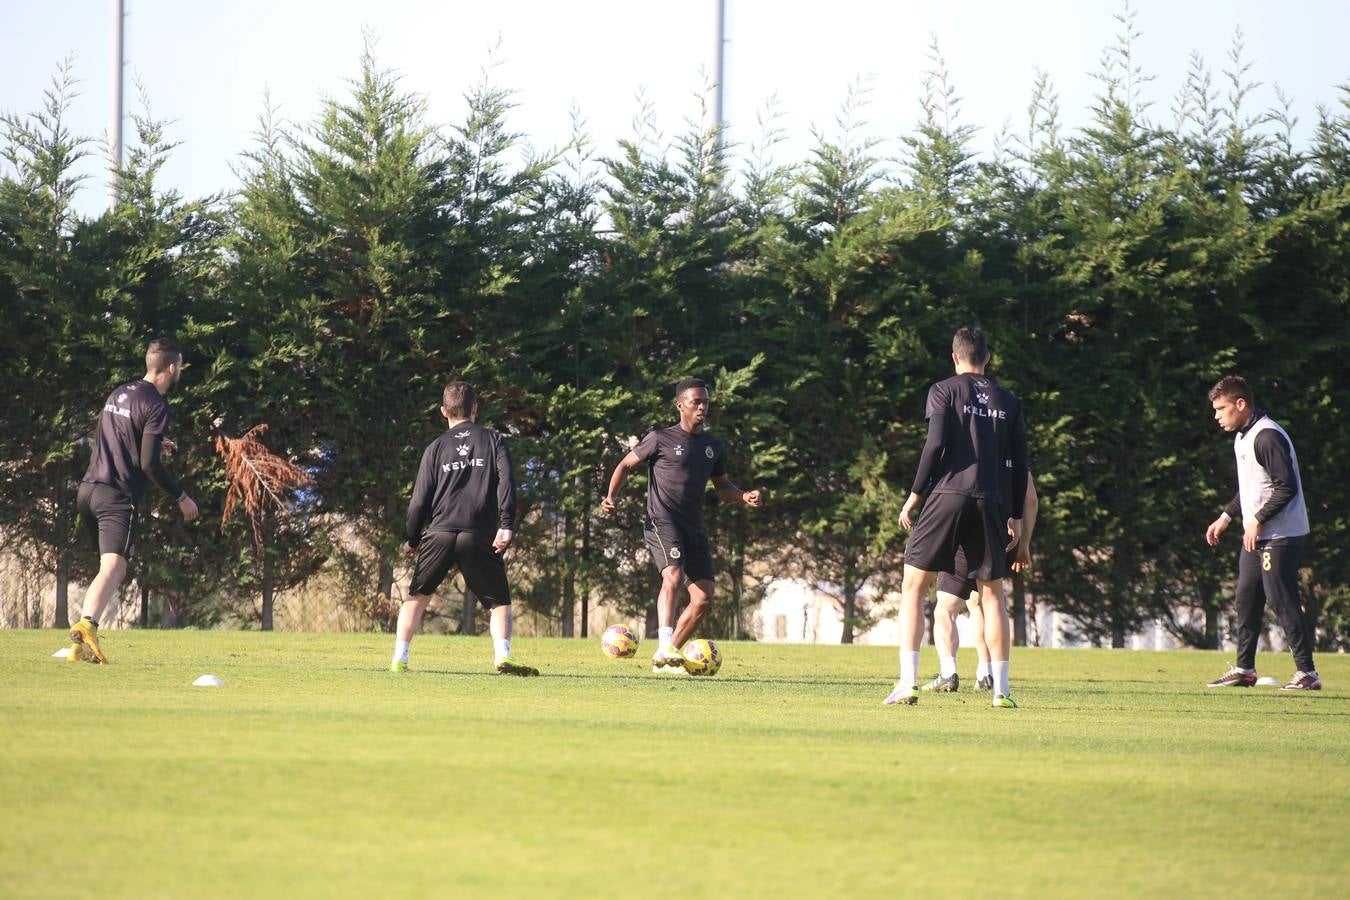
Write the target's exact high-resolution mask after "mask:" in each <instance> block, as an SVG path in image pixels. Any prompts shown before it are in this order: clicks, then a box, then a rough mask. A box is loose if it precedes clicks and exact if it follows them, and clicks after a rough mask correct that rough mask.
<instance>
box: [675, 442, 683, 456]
mask: <svg viewBox="0 0 1350 900" xmlns="http://www.w3.org/2000/svg"><path fill="white" fill-rule="evenodd" d="M675 455H676V456H684V445H683V444H676V445H675Z"/></svg>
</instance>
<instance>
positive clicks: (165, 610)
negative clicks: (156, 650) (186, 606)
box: [159, 594, 178, 628]
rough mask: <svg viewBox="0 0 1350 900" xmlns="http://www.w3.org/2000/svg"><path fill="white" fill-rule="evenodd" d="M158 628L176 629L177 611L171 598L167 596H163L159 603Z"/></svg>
mask: <svg viewBox="0 0 1350 900" xmlns="http://www.w3.org/2000/svg"><path fill="white" fill-rule="evenodd" d="M159 627H160V628H177V627H178V610H177V609H175V608H174V605H173V598H172V597H171V596H170V595H169V594H165V595H164V596H163V598H162V600H161V603H160V607H159Z"/></svg>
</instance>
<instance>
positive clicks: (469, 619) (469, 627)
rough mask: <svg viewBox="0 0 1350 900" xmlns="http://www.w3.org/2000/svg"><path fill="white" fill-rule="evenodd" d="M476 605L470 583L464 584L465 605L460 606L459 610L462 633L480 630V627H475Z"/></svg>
mask: <svg viewBox="0 0 1350 900" xmlns="http://www.w3.org/2000/svg"><path fill="white" fill-rule="evenodd" d="M476 605H477V601H476V599H475V597H474V595H473V591H471V590H469V585H468V584H467V583H466V584H465V585H464V605H463V606H462V607H460V610H459V633H460V634H467V635H473V634H476V633H477V632H478V629H477V628H475V627H474V622H473V614H474V607H475V606H476Z"/></svg>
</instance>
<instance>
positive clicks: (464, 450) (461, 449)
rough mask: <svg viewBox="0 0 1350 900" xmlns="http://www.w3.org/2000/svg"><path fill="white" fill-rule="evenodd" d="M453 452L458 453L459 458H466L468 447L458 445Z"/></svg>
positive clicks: (466, 445)
mask: <svg viewBox="0 0 1350 900" xmlns="http://www.w3.org/2000/svg"><path fill="white" fill-rule="evenodd" d="M455 452H456V453H458V454H459V455H460V456H468V455H469V445H468V444H460V445H459V446H458V447H456V448H455Z"/></svg>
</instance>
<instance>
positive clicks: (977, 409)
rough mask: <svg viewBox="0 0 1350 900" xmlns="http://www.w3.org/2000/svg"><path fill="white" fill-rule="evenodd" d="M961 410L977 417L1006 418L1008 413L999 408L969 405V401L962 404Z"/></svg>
mask: <svg viewBox="0 0 1350 900" xmlns="http://www.w3.org/2000/svg"><path fill="white" fill-rule="evenodd" d="M961 412H963V413H965V414H966V415H968V416H975V417H976V418H977V419H1006V418H1008V414H1007V413H1005V412H1004V411H1003V410H1001V409H993V408H991V407H985V406H971V405H970V404H969V403H965V404H962V406H961Z"/></svg>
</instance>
